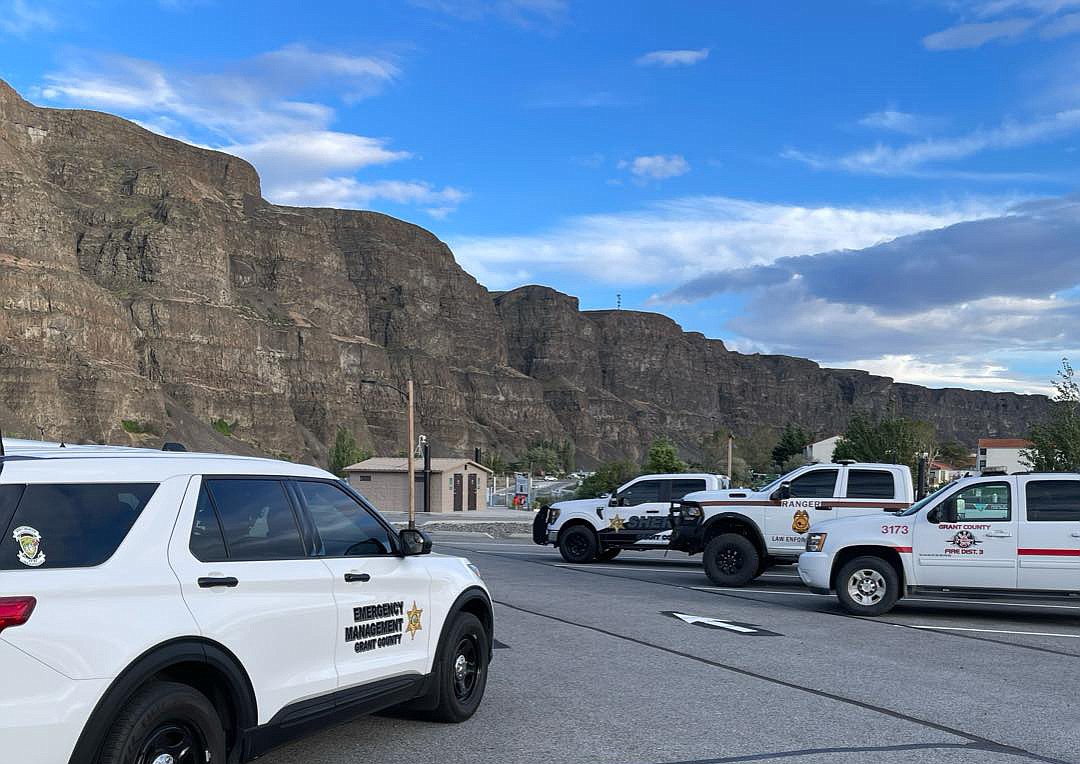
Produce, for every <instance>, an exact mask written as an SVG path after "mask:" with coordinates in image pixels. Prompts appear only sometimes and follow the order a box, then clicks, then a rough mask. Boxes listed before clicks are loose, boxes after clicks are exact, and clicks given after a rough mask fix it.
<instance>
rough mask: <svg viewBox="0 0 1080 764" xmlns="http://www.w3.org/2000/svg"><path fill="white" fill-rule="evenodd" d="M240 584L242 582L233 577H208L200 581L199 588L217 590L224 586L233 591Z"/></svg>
mask: <svg viewBox="0 0 1080 764" xmlns="http://www.w3.org/2000/svg"><path fill="white" fill-rule="evenodd" d="M239 583H240V582H239V581H237V580H236V579H235V578H233V577H232V576H216V577H215V576H208V577H204V578H200V579H199V588H200V589H215V588H217V587H220V586H224V587H226V588H228V589H232V588H233V587H234V586H236V585H237V584H239Z"/></svg>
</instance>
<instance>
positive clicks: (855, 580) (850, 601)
mask: <svg viewBox="0 0 1080 764" xmlns="http://www.w3.org/2000/svg"><path fill="white" fill-rule="evenodd" d="M836 597H837V599H839V600H840V606H841V607H842V608H844V610H846V611H848V612H849V613H851V614H852V615H862V616H874V615H881V614H882V613H888V612H889V611H890V610H892V609H893V606H894V605H895V604H896V601H897V600H898V599H900V576H899V575H897V573H896V568H894V567H893V566H892V565H890V564H889V562H888V561H887V560H884V559H882V558H881V557H874V556H869V555H868V556H866V557H856V558H855V559H854V560H852V561H851V562H849V563H847V564H846V565H844V567H842V568H841V569H840V572H839V573H838V574H837V575H836Z"/></svg>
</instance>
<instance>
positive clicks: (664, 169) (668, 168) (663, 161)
mask: <svg viewBox="0 0 1080 764" xmlns="http://www.w3.org/2000/svg"><path fill="white" fill-rule="evenodd" d="M619 167H620V168H621V169H626V168H629V169H630V172H631V173H633V174H634V175H635V176H637V177H638V178H643V179H647V178H652V179H653V180H663V179H664V178H674V177H677V176H679V175H685V174H686V173H688V172H690V163H689V162H687V161H686V159H685V158H684V157H683V156H682V155H681V154H670V155H665V154H653V155H652V156H641V157H634V158H633V159H631V160H630V161H625V160H623V161H622V162H619Z"/></svg>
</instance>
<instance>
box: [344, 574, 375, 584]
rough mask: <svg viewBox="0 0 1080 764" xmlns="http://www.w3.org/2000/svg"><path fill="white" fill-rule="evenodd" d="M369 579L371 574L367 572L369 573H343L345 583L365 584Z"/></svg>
mask: <svg viewBox="0 0 1080 764" xmlns="http://www.w3.org/2000/svg"><path fill="white" fill-rule="evenodd" d="M370 580H371V574H369V573H346V574H345V583H347V584H355V583H361V584H366V583H367V582H368V581H370Z"/></svg>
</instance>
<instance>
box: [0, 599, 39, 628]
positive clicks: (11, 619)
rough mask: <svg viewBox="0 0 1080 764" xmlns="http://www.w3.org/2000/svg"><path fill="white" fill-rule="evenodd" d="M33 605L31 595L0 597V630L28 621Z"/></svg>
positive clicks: (33, 600) (35, 603)
mask: <svg viewBox="0 0 1080 764" xmlns="http://www.w3.org/2000/svg"><path fill="white" fill-rule="evenodd" d="M35 605H37V600H36V599H34V598H33V597H0V631H3V630H4V629H7V628H10V627H12V626H22V625H23V624H24V623H26V622H27V621H29V620H30V614H31V613H33V612H34V606H35Z"/></svg>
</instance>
